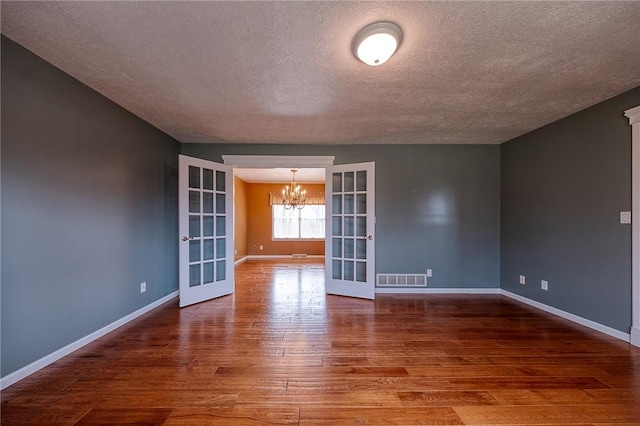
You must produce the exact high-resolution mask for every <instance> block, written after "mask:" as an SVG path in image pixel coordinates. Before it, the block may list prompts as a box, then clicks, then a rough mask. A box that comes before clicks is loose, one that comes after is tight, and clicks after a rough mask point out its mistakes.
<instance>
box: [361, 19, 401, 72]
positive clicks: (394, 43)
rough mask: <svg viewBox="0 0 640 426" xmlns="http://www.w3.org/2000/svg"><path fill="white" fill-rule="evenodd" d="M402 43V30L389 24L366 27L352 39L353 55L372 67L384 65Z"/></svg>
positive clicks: (378, 23)
mask: <svg viewBox="0 0 640 426" xmlns="http://www.w3.org/2000/svg"><path fill="white" fill-rule="evenodd" d="M401 41H402V30H401V29H400V27H398V26H397V25H396V24H392V23H391V22H376V23H375V24H371V25H367V26H366V27H364V28H363V29H361V30H360V31H358V34H356V36H355V38H354V39H353V54H354V55H356V57H357V58H358V59H360V60H361V61H362V62H364V63H365V64H367V65H371V66H373V67H375V66H378V65H382V64H384V63H385V62H386V61H387V60H388V59H389V58H390V57H391V56H392V55H393V54H394V53H395V51H396V49H397V48H398V46H400V42H401Z"/></svg>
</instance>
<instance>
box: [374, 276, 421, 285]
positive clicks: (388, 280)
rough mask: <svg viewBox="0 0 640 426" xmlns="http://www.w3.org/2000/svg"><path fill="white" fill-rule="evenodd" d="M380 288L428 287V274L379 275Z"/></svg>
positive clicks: (377, 282)
mask: <svg viewBox="0 0 640 426" xmlns="http://www.w3.org/2000/svg"><path fill="white" fill-rule="evenodd" d="M376 277H377V280H376V285H377V286H378V287H426V286H427V275H426V274H378V275H376Z"/></svg>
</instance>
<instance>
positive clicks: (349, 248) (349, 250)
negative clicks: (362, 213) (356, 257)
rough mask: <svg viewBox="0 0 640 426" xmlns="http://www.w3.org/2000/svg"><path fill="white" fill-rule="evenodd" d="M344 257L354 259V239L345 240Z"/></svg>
mask: <svg viewBox="0 0 640 426" xmlns="http://www.w3.org/2000/svg"><path fill="white" fill-rule="evenodd" d="M344 257H345V258H347V259H353V239H352V238H345V239H344Z"/></svg>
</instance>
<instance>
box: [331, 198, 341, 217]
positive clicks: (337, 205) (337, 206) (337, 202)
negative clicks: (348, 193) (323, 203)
mask: <svg viewBox="0 0 640 426" xmlns="http://www.w3.org/2000/svg"><path fill="white" fill-rule="evenodd" d="M331 198H332V199H333V201H332V203H331V204H332V206H331V210H332V211H333V214H340V213H342V195H334V196H333V197H331Z"/></svg>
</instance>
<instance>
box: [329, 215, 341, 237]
mask: <svg viewBox="0 0 640 426" xmlns="http://www.w3.org/2000/svg"><path fill="white" fill-rule="evenodd" d="M331 232H332V234H333V235H334V236H336V237H340V236H342V217H340V216H333V217H332V218H331Z"/></svg>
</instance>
